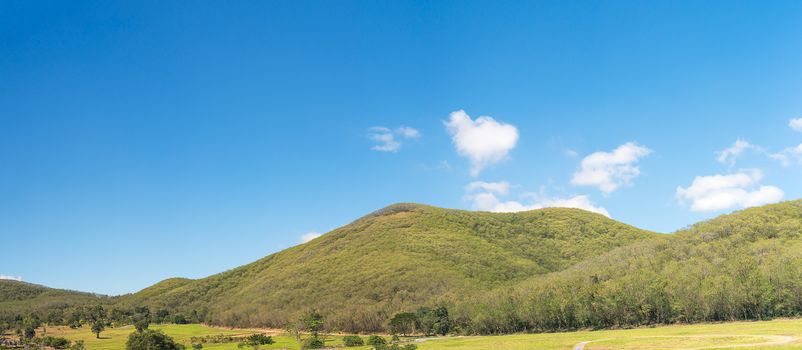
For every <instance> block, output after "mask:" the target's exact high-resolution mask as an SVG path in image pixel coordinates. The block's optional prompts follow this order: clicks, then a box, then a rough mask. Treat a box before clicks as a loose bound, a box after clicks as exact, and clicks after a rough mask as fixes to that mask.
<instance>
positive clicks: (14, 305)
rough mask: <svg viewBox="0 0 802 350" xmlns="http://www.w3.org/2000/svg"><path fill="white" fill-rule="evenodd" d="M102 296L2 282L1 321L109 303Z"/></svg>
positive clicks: (0, 291)
mask: <svg viewBox="0 0 802 350" xmlns="http://www.w3.org/2000/svg"><path fill="white" fill-rule="evenodd" d="M108 300H109V299H108V298H107V297H105V296H101V295H96V294H91V293H83V292H76V291H71V290H64V289H54V288H48V287H45V286H40V285H37V284H32V283H27V282H20V281H13V280H0V319H2V318H4V317H6V316H9V315H18V314H27V313H30V312H42V311H44V310H49V309H54V308H67V307H72V306H80V305H90V304H97V303H105V302H108Z"/></svg>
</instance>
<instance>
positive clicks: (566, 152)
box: [563, 148, 579, 158]
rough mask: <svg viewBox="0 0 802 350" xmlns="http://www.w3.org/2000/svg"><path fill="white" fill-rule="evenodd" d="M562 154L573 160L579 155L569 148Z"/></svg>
mask: <svg viewBox="0 0 802 350" xmlns="http://www.w3.org/2000/svg"><path fill="white" fill-rule="evenodd" d="M563 154H565V156H567V157H571V158H574V157H576V156H578V155H579V153H578V152H577V151H575V150H572V149H570V148H568V149H565V150H563Z"/></svg>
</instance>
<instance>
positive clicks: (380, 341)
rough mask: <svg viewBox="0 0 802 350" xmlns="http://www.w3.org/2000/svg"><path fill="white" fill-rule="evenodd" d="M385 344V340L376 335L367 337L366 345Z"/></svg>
mask: <svg viewBox="0 0 802 350" xmlns="http://www.w3.org/2000/svg"><path fill="white" fill-rule="evenodd" d="M385 344H387V341H386V340H384V338H382V337H380V336H378V335H371V336H369V337H368V345H372V346H376V345H385Z"/></svg>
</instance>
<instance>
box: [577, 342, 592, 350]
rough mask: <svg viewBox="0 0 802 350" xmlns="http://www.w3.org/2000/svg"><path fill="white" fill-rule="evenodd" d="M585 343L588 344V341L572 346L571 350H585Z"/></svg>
mask: <svg viewBox="0 0 802 350" xmlns="http://www.w3.org/2000/svg"><path fill="white" fill-rule="evenodd" d="M587 343H590V342H589V341H583V342H581V343H579V344H576V345H574V349H573V350H585V345H587Z"/></svg>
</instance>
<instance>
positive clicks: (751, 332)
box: [418, 319, 802, 350]
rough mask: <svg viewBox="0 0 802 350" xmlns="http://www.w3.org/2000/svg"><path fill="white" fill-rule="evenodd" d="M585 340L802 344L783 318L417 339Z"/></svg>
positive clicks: (456, 343) (667, 345)
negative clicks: (622, 328)
mask: <svg viewBox="0 0 802 350" xmlns="http://www.w3.org/2000/svg"><path fill="white" fill-rule="evenodd" d="M787 337H790V338H787ZM789 340H790V342H789ZM584 341H590V343H588V344H587V345H586V346H585V350H613V349H615V350H647V349H665V350H674V349H676V350H679V349H683V350H689V349H726V348H730V347H735V346H741V347H740V348H742V349H773V350H774V349H776V350H786V349H802V320H799V319H784V320H774V321H761V322H730V323H719V324H699V325H681V326H665V327H655V328H639V329H628V330H604V331H582V332H566V333H545V334H525V335H523V334H521V335H503V336H477V337H451V338H435V339H432V340H428V341H424V342H421V343H418V344H419V347H418V348H419V349H420V350H447V349H448V350H450V349H454V350H484V349H495V350H567V349H572V348H573V346H574V345H576V344H577V343H580V342H584ZM771 342H782V343H783V344H781V345H759V344H766V343H771ZM747 345H748V346H747Z"/></svg>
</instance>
